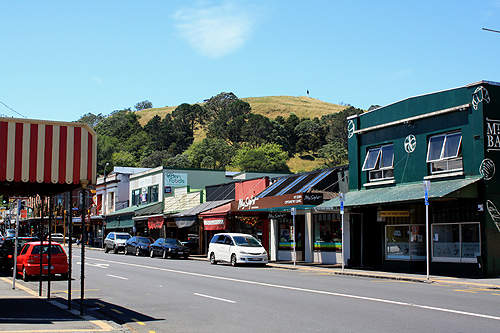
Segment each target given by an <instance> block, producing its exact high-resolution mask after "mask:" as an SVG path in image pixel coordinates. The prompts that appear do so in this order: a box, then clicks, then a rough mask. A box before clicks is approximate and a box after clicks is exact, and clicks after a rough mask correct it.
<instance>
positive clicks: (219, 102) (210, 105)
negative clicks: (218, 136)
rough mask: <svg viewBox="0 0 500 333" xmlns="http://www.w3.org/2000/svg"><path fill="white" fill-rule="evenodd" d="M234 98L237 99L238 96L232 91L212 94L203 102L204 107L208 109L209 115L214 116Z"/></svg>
mask: <svg viewBox="0 0 500 333" xmlns="http://www.w3.org/2000/svg"><path fill="white" fill-rule="evenodd" d="M236 100H238V97H236V95H235V94H233V93H232V92H229V93H227V92H221V93H220V94H218V95H216V96H212V97H211V98H210V99H208V100H207V101H206V102H205V104H204V108H205V109H206V110H207V111H208V113H209V115H210V116H211V117H213V118H216V117H218V116H219V114H220V112H221V111H222V110H224V109H225V108H227V106H228V105H229V104H231V103H232V102H234V101H236Z"/></svg>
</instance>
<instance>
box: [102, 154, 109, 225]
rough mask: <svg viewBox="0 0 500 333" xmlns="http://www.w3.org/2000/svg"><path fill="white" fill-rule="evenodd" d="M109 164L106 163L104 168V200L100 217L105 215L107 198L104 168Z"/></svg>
mask: <svg viewBox="0 0 500 333" xmlns="http://www.w3.org/2000/svg"><path fill="white" fill-rule="evenodd" d="M108 165H109V163H106V165H105V166H104V200H103V201H102V205H103V209H102V213H103V214H101V215H106V213H107V208H108V207H107V196H108V191H107V188H106V168H107V167H108Z"/></svg>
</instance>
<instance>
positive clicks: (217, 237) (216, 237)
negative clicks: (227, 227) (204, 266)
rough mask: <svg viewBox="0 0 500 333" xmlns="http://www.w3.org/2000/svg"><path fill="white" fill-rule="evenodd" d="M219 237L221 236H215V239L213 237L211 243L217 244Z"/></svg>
mask: <svg viewBox="0 0 500 333" xmlns="http://www.w3.org/2000/svg"><path fill="white" fill-rule="evenodd" d="M219 236H220V235H215V236H214V237H212V240H211V241H210V243H217V241H218V239H219Z"/></svg>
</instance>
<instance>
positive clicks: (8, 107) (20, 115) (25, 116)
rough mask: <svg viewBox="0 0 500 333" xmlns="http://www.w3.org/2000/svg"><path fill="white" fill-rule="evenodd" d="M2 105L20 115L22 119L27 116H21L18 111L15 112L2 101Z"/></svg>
mask: <svg viewBox="0 0 500 333" xmlns="http://www.w3.org/2000/svg"><path fill="white" fill-rule="evenodd" d="M0 103H1V104H3V106H5V107H6V108H7V109H9V110H11V111H13V112H15V113H17V114H18V115H20V116H21V117H23V118H26V116H23V115H22V114H20V113H19V112H17V111H16V110H14V109H13V108H11V107H10V106H8V105H7V104H5V103H4V102H2V101H0Z"/></svg>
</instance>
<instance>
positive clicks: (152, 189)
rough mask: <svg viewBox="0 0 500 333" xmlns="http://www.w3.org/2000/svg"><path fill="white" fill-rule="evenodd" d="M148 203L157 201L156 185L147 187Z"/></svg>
mask: <svg viewBox="0 0 500 333" xmlns="http://www.w3.org/2000/svg"><path fill="white" fill-rule="evenodd" d="M147 199H148V203H151V202H157V201H158V185H154V186H149V187H148V196H147Z"/></svg>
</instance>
